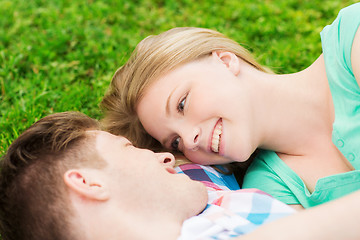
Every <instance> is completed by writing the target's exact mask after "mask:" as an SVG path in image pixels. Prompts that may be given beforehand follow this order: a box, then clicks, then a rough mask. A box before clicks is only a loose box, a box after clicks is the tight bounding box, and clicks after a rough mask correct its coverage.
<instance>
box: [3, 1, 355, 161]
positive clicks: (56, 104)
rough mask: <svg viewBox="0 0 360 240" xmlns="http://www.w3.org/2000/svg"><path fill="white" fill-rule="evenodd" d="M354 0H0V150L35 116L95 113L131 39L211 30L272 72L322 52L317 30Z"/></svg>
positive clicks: (302, 65)
mask: <svg viewBox="0 0 360 240" xmlns="http://www.w3.org/2000/svg"><path fill="white" fill-rule="evenodd" d="M355 2H357V1H355V0H343V1H339V0H333V1H327V0H298V1H296V0H278V1H275V0H274V1H270V0H262V1H260V0H241V1H240V0H226V1H215V0H198V1H191V0H181V1H175V0H173V1H170V0H169V1H167V0H143V1H140V0H139V1H125V0H119V1H115V0H103V1H97V0H87V1H85V0H79V1H76V0H32V1H25V0H0V93H1V95H0V129H1V132H0V155H3V154H4V153H5V151H6V149H7V147H8V146H9V144H10V143H11V142H12V141H13V140H14V139H15V138H16V137H17V136H18V135H19V134H20V133H21V132H22V131H23V130H24V129H26V128H27V127H28V126H30V125H31V124H32V123H33V122H35V121H36V120H39V119H40V118H41V117H43V116H45V115H48V114H51V113H54V112H61V111H68V110H79V111H82V112H84V113H86V114H88V115H89V116H91V117H94V118H97V119H100V118H101V112H100V111H99V109H98V104H99V102H100V101H101V98H102V96H103V94H104V92H105V91H106V89H107V86H108V85H109V82H110V79H111V77H112V74H113V73H114V71H115V70H116V68H117V67H119V66H120V65H122V64H123V63H124V62H125V61H126V60H127V58H128V57H129V54H130V53H131V51H132V50H133V49H134V47H135V46H136V44H137V43H138V42H139V41H140V40H141V39H142V38H144V37H146V36H148V35H150V34H157V33H159V32H162V31H165V30H167V29H169V28H172V27H176V26H197V27H206V28H212V29H217V30H219V31H221V32H223V33H225V34H226V35H228V36H230V37H232V38H233V39H235V40H236V41H238V42H239V43H241V44H243V45H244V46H245V47H246V48H248V49H249V50H251V51H252V52H253V53H254V54H255V56H256V57H257V59H258V60H259V61H260V62H261V63H262V64H265V65H267V66H270V67H271V68H273V69H274V71H276V72H278V73H290V72H294V71H299V70H302V69H303V68H305V67H307V66H308V65H309V64H311V63H312V62H313V61H314V60H315V59H316V58H317V56H318V55H319V54H320V53H321V44H320V37H319V32H320V31H321V30H322V28H323V27H324V26H325V25H327V24H330V23H331V22H332V21H333V20H334V19H335V17H336V15H337V13H338V11H339V10H340V9H341V8H343V7H345V6H347V5H350V4H351V3H355Z"/></svg>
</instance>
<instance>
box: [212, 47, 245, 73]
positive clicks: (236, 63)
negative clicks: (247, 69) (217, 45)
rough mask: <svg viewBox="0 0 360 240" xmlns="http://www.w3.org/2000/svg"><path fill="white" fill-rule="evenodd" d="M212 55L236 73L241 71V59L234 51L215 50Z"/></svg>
mask: <svg viewBox="0 0 360 240" xmlns="http://www.w3.org/2000/svg"><path fill="white" fill-rule="evenodd" d="M212 56H213V57H214V58H216V59H218V60H220V61H221V62H222V63H223V64H225V66H226V67H227V68H228V69H229V70H230V71H231V72H232V73H233V74H234V75H235V76H237V75H239V73H240V60H239V58H238V57H237V56H236V55H235V54H234V53H232V52H223V51H213V52H212Z"/></svg>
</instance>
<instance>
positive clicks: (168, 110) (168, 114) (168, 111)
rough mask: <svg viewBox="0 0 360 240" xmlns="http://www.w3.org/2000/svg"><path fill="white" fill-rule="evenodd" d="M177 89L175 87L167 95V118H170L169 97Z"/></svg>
mask: <svg viewBox="0 0 360 240" xmlns="http://www.w3.org/2000/svg"><path fill="white" fill-rule="evenodd" d="M176 88H177V87H175V88H174V89H173V90H172V91H171V92H170V94H169V97H168V98H167V101H166V117H169V116H170V100H171V97H172V95H173V93H174V92H175V90H176Z"/></svg>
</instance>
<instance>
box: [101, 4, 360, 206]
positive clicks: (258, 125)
mask: <svg viewBox="0 0 360 240" xmlns="http://www.w3.org/2000/svg"><path fill="white" fill-rule="evenodd" d="M359 13H360V3H357V4H354V5H351V6H349V7H347V8H345V9H343V10H342V11H341V12H340V13H339V16H338V18H337V19H336V20H335V21H334V22H333V24H332V25H330V26H327V27H325V28H324V30H323V31H322V32H321V38H322V45H323V54H321V55H320V56H319V57H318V59H317V60H316V61H315V62H314V63H313V64H312V65H311V66H309V67H308V68H307V69H305V70H303V71H301V72H298V73H294V74H287V75H276V74H272V73H271V72H270V71H268V70H267V69H266V68H264V67H262V66H261V65H259V64H258V63H256V62H255V60H254V59H253V58H252V57H251V55H250V54H249V53H248V52H246V51H245V50H244V49H243V48H242V47H241V46H239V45H238V44H237V43H235V42H234V41H232V40H230V39H228V38H226V37H225V36H223V35H221V34H220V33H218V32H215V31H211V30H206V29H198V28H178V29H172V30H170V31H167V32H165V33H162V34H160V35H158V36H152V37H149V38H146V39H144V40H143V41H142V42H140V43H139V45H138V46H137V48H136V49H135V52H134V53H133V55H132V57H131V58H130V60H129V61H128V63H126V64H125V65H124V66H123V67H122V68H120V69H119V70H118V71H117V72H116V73H115V75H114V77H113V80H112V86H111V90H110V92H109V93H108V95H107V96H106V97H105V98H104V100H103V103H102V104H103V107H104V108H105V109H106V111H107V112H106V117H105V121H104V123H105V125H106V126H107V128H108V129H109V130H110V131H111V132H113V133H115V134H125V135H126V136H127V137H129V138H130V139H131V140H132V141H135V142H136V144H138V145H139V146H143V147H151V148H154V147H156V146H157V145H156V141H154V139H156V140H157V141H158V142H160V143H161V144H162V145H163V146H164V147H166V148H168V149H172V150H178V151H181V152H183V153H184V154H185V156H186V157H187V158H189V159H190V160H191V161H193V162H196V163H200V164H224V163H230V162H245V163H249V162H250V161H247V160H248V159H249V158H251V156H252V154H253V153H254V152H255V151H256V150H257V149H261V150H260V151H259V153H258V154H257V156H256V159H255V160H254V161H253V162H252V165H251V166H250V168H249V169H248V171H247V174H246V176H245V179H244V185H243V187H255V188H259V189H261V190H263V191H266V192H268V193H270V194H271V195H273V196H274V197H276V198H278V199H280V200H281V201H283V202H285V203H287V204H291V205H294V206H299V207H305V208H307V207H311V206H315V205H318V204H321V203H324V202H327V201H330V200H332V199H336V198H338V197H341V196H343V195H346V194H348V193H350V192H352V191H355V190H357V189H360V171H358V170H357V169H360V161H359V160H358V159H357V157H360V150H358V149H359V148H358V147H357V146H358V145H359V144H360V137H356V136H357V135H358V134H357V133H359V134H360V110H359V109H360V88H359V83H360V31H357V29H358V26H359V23H360V14H359ZM146 132H147V133H148V134H149V135H150V136H152V137H153V138H151V137H150V136H149V135H148V134H147V133H146ZM149 142H150V143H151V144H148V143H149Z"/></svg>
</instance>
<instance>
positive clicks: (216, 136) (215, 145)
mask: <svg viewBox="0 0 360 240" xmlns="http://www.w3.org/2000/svg"><path fill="white" fill-rule="evenodd" d="M221 134H222V119H221V118H220V119H219V120H218V121H217V122H216V124H215V127H214V130H213V133H212V136H211V143H210V146H211V150H212V151H213V152H215V153H219V150H220V141H221Z"/></svg>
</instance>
